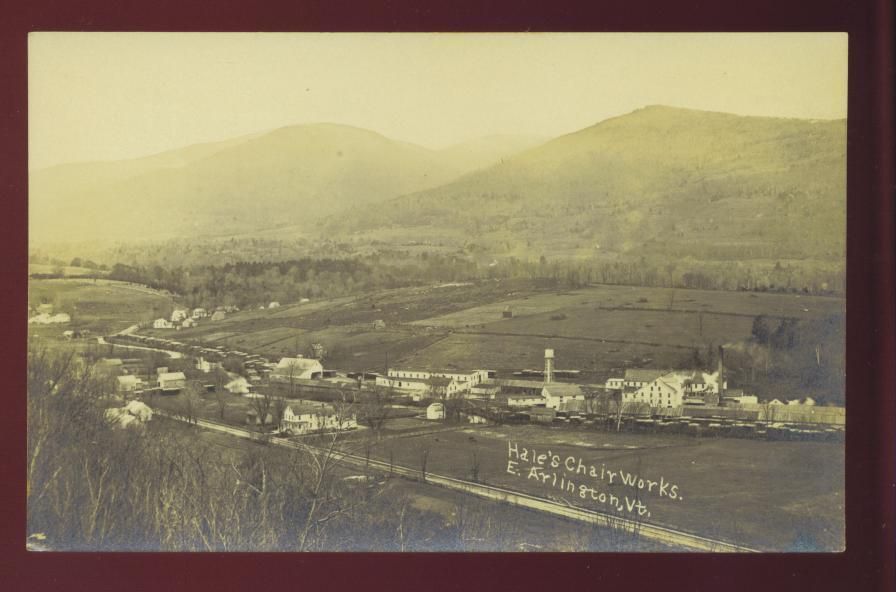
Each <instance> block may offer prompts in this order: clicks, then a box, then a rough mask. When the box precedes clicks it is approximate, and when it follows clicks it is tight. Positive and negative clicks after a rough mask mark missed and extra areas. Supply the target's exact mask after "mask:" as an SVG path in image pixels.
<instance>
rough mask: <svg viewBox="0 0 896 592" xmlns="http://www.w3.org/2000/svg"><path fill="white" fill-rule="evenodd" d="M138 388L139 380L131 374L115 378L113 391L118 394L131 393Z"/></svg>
mask: <svg viewBox="0 0 896 592" xmlns="http://www.w3.org/2000/svg"><path fill="white" fill-rule="evenodd" d="M139 386H140V379H139V378H137V377H136V376H134V375H133V374H125V375H124V376H119V377H117V378H116V384H115V390H117V391H118V392H119V393H122V394H123V393H133V392H134V391H136V390H137V388H138V387H139Z"/></svg>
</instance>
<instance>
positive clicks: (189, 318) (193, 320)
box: [152, 303, 273, 329]
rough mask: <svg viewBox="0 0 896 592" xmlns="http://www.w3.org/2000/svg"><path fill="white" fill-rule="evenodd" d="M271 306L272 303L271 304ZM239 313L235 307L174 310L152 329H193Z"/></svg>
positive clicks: (153, 324) (157, 321) (154, 322)
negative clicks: (207, 321)
mask: <svg viewBox="0 0 896 592" xmlns="http://www.w3.org/2000/svg"><path fill="white" fill-rule="evenodd" d="M272 304H273V303H272ZM237 311H239V308H238V307H236V306H219V307H218V308H216V309H215V310H213V311H211V312H210V311H208V310H206V309H204V308H201V307H200V308H194V309H193V310H192V311H191V310H189V309H186V308H175V309H174V310H173V311H172V312H171V317H170V319H166V318H164V317H160V318H158V319H156V320H154V321H153V322H152V328H153V329H189V328H190V327H195V326H196V325H197V324H198V323H199V322H200V321H202V320H204V319H208V320H210V321H221V320H223V319H225V318H227V315H228V314H229V313H232V312H237Z"/></svg>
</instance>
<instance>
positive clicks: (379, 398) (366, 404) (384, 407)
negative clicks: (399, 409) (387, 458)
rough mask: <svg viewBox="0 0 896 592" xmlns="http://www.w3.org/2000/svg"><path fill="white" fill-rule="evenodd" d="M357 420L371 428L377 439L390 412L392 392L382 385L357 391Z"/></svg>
mask: <svg viewBox="0 0 896 592" xmlns="http://www.w3.org/2000/svg"><path fill="white" fill-rule="evenodd" d="M356 400H357V413H358V422H359V423H360V424H362V425H365V426H367V427H369V428H370V429H371V431H372V432H373V434H374V436H375V438H376V439H377V440H379V439H380V437H381V436H382V429H383V426H384V425H385V424H386V422H387V421H388V420H389V417H390V416H391V414H392V407H391V402H392V393H391V392H390V391H389V390H388V389H385V388H382V387H374V388H372V389H369V390H363V391H360V390H359V391H358V392H357V395H356Z"/></svg>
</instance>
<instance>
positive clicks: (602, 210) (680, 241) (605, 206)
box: [324, 106, 846, 262]
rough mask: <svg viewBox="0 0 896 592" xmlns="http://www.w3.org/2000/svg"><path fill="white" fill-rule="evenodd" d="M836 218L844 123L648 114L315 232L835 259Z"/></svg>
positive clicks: (575, 249)
mask: <svg viewBox="0 0 896 592" xmlns="http://www.w3.org/2000/svg"><path fill="white" fill-rule="evenodd" d="M845 214H846V122H845V120H836V121H827V120H825V121H817V120H800V119H779V118H767V117H745V116H738V115H731V114H726V113H716V112H707V111H696V110H690V109H680V108H673V107H665V106H651V107H645V108H643V109H639V110H637V111H634V112H632V113H629V114H627V115H623V116H620V117H615V118H612V119H608V120H605V121H602V122H600V123H598V124H596V125H594V126H591V127H588V128H586V129H583V130H580V131H578V132H575V133H572V134H569V135H566V136H562V137H559V138H556V139H554V140H552V141H549V142H547V143H544V144H542V145H540V146H537V147H534V148H532V149H530V150H526V151H524V152H522V153H520V154H517V155H515V156H512V157H509V158H505V159H504V160H503V162H500V163H498V164H496V165H493V166H491V167H489V168H487V169H484V170H480V171H476V172H473V173H470V174H468V175H465V176H463V177H461V178H459V179H457V180H455V181H452V182H450V183H447V184H445V185H443V186H440V187H436V188H431V189H427V190H423V191H418V192H414V193H411V194H408V195H405V196H401V197H398V198H395V199H392V200H389V201H387V202H385V203H382V204H377V205H376V206H375V207H369V208H360V209H358V210H356V211H354V212H351V213H346V214H343V215H341V216H339V217H332V218H330V219H328V220H327V221H326V223H325V224H324V228H325V229H326V232H330V233H333V232H336V233H342V232H348V233H356V234H358V235H365V234H368V235H375V234H376V233H377V232H390V233H392V234H395V233H396V232H398V231H399V229H403V231H404V232H407V233H409V234H413V235H415V236H427V235H431V236H438V237H444V236H445V235H446V233H447V232H449V231H450V232H451V233H453V235H454V237H455V238H456V239H457V241H458V242H460V243H464V242H475V243H476V244H477V245H479V246H481V247H483V248H485V249H487V250H488V251H489V252H490V253H495V254H499V255H500V254H503V255H514V256H519V257H533V256H534V257H535V258H538V256H539V255H540V254H548V255H552V254H564V255H572V256H594V255H595V254H599V255H618V254H627V255H634V256H639V255H640V256H647V255H661V256H664V257H673V258H679V257H694V258H697V259H716V260H719V259H721V260H725V259H729V260H739V259H769V258H770V259H776V258H781V259H791V258H792V259H803V258H811V259H818V260H826V261H836V262H842V260H843V257H844V253H845ZM440 240H441V238H440Z"/></svg>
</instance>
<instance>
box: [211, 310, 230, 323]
mask: <svg viewBox="0 0 896 592" xmlns="http://www.w3.org/2000/svg"><path fill="white" fill-rule="evenodd" d="M226 317H227V313H226V312H224V311H223V310H216V311H215V312H214V313H212V320H213V321H221V320H224V319H225V318H226Z"/></svg>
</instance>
